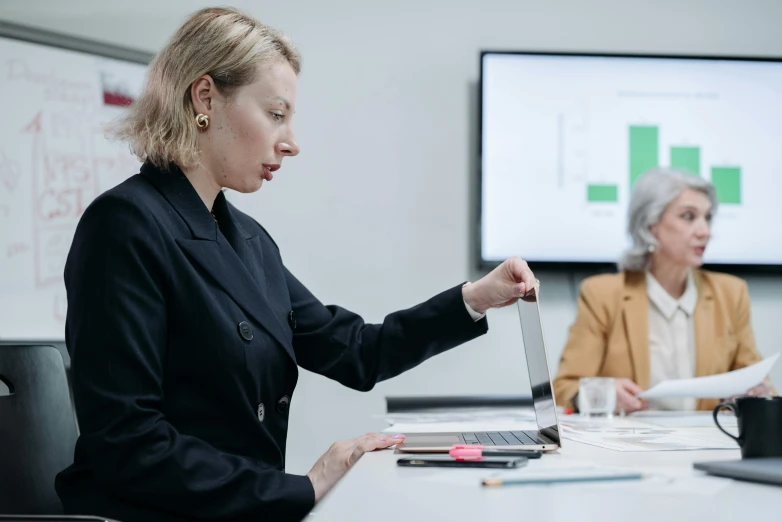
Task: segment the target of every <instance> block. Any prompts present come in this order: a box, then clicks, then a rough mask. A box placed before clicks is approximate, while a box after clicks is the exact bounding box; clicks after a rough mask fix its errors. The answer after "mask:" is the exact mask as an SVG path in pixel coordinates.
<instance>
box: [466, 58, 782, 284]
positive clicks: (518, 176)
mask: <svg viewBox="0 0 782 522" xmlns="http://www.w3.org/2000/svg"><path fill="white" fill-rule="evenodd" d="M480 97H481V100H480V108H481V116H480V125H481V131H480V198H479V201H480V203H479V205H480V209H479V221H480V224H479V229H480V230H479V234H478V237H479V243H480V244H479V251H480V256H479V258H480V265H481V267H482V268H489V267H491V266H494V265H496V264H497V263H499V262H501V261H502V260H504V259H506V258H507V257H509V256H513V255H519V256H522V257H523V258H524V259H526V260H527V261H529V262H530V263H536V265H537V266H549V267H551V268H555V267H557V266H570V267H572V266H579V267H583V268H587V267H588V266H596V265H607V264H610V263H615V262H616V261H617V260H618V259H619V257H620V255H621V253H622V252H623V250H624V249H625V248H627V246H628V245H629V244H630V239H629V236H628V234H627V231H626V229H627V218H626V215H627V207H628V202H629V198H630V192H631V189H632V186H633V183H634V182H635V180H636V179H637V178H638V177H639V176H640V175H641V174H643V173H644V172H646V171H647V170H650V169H652V168H655V167H673V168H677V169H680V170H684V171H687V172H688V173H690V174H691V175H693V176H701V177H703V178H705V179H708V180H711V181H712V183H713V184H714V185H715V187H716V191H717V196H718V201H719V208H718V211H717V213H716V215H715V218H714V221H713V228H712V240H711V242H710V244H709V247H708V248H707V250H706V253H705V256H704V261H705V262H706V264H707V265H709V266H711V267H716V268H720V267H722V268H726V269H757V270H770V271H780V270H782V60H779V59H771V58H746V57H713V56H709V57H693V56H639V55H602V54H573V53H540V52H495V51H484V52H482V53H481V85H480Z"/></svg>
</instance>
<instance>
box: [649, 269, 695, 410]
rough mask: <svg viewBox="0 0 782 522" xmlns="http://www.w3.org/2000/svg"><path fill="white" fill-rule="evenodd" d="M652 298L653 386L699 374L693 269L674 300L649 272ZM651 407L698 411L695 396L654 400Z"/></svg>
mask: <svg viewBox="0 0 782 522" xmlns="http://www.w3.org/2000/svg"><path fill="white" fill-rule="evenodd" d="M646 295H647V297H648V298H649V363H650V364H649V387H650V388H651V387H652V386H654V385H656V384H658V383H660V382H662V381H665V380H669V379H688V378H692V377H695V321H694V320H693V314H694V313H695V303H696V302H697V301H698V289H697V287H696V286H695V280H694V279H693V276H692V271H690V272H688V273H687V287H686V288H685V290H684V294H682V296H681V297H680V298H679V299H674V298H673V297H672V296H671V294H669V293H668V292H667V291H666V290H665V289H664V288H663V287H662V285H660V283H659V282H658V281H657V279H655V278H654V276H653V275H652V274H650V273H649V272H646ZM649 408H650V409H659V410H694V409H695V399H692V398H687V399H650V400H649Z"/></svg>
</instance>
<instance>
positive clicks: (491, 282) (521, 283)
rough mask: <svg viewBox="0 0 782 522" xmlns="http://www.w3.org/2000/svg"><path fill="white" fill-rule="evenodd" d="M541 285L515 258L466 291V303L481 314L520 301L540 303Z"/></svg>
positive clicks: (518, 259)
mask: <svg viewBox="0 0 782 522" xmlns="http://www.w3.org/2000/svg"><path fill="white" fill-rule="evenodd" d="M539 289H540V281H538V280H537V279H535V274H533V273H532V270H530V267H529V265H527V262H526V261H524V260H523V259H520V258H518V257H511V258H510V259H506V260H505V262H503V263H502V264H501V265H500V266H498V267H497V268H495V269H494V270H492V271H491V272H489V273H488V274H487V275H485V276H484V277H482V278H481V279H479V280H478V281H476V282H474V283H472V284H468V285H465V286H464V287H463V288H462V295H463V297H464V301H465V302H466V303H467V304H468V305H470V307H471V308H472V309H473V310H475V311H476V312H478V313H479V314H484V313H486V310H488V309H489V308H502V307H504V306H510V305H512V304H514V303H515V302H516V301H518V299H519V298H523V299H525V300H532V301H534V300H535V299H536V296H537V293H538V290H539Z"/></svg>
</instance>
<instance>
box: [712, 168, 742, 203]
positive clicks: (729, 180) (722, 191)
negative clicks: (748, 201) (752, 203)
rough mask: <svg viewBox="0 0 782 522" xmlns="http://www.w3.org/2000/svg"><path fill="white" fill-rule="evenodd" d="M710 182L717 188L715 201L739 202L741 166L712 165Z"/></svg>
mask: <svg viewBox="0 0 782 522" xmlns="http://www.w3.org/2000/svg"><path fill="white" fill-rule="evenodd" d="M711 182H712V183H713V184H714V188H715V189H716V190H717V201H719V202H720V203H726V204H729V205H739V204H741V167H712V168H711Z"/></svg>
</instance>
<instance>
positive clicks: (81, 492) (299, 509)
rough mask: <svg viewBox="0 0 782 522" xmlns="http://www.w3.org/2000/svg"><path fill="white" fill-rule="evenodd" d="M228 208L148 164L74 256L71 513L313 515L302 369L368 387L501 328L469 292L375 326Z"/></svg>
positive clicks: (145, 517) (94, 214)
mask: <svg viewBox="0 0 782 522" xmlns="http://www.w3.org/2000/svg"><path fill="white" fill-rule="evenodd" d="M214 211H215V214H216V216H217V223H216V222H215V220H214V219H213V218H212V216H211V215H210V213H209V211H208V210H207V208H206V207H205V205H204V204H203V203H202V201H201V199H200V198H199V197H198V194H197V193H196V192H195V190H194V189H193V187H192V185H191V184H190V183H189V182H188V180H187V178H185V176H184V175H183V174H182V172H181V171H180V170H179V169H177V168H176V167H174V166H172V168H171V170H170V171H169V172H165V171H161V170H159V169H157V168H155V167H153V166H151V165H149V164H145V165H144V166H143V167H142V169H141V173H140V174H138V175H135V176H133V177H131V178H130V179H128V180H127V181H125V182H124V183H122V184H120V185H119V186H117V187H115V188H114V189H112V190H109V191H108V192H106V193H104V194H103V195H101V196H100V197H99V198H97V199H96V200H95V201H94V202H93V203H92V204H91V205H90V206H89V207H88V209H87V210H86V212H85V213H84V215H83V216H82V219H81V221H80V223H79V226H78V228H77V230H76V234H75V236H74V239H73V244H72V246H71V250H70V253H69V255H68V260H67V264H66V267H65V284H66V289H67V292H68V315H67V321H66V342H67V346H68V351H69V352H70V355H71V359H72V382H73V387H74V397H75V402H76V411H77V414H78V420H79V427H80V437H79V440H78V442H77V444H76V449H75V457H74V463H73V465H72V466H70V467H69V468H67V469H66V470H64V471H63V472H61V473H60V474H59V475H58V476H57V480H56V487H57V492H58V493H59V495H60V498H61V499H62V500H63V504H64V506H65V508H66V511H67V512H69V513H78V514H85V515H86V514H92V515H99V516H103V517H107V518H113V519H116V520H121V521H123V522H135V521H139V522H140V521H144V522H154V521H170V522H174V521H180V520H194V519H212V520H214V519H219V520H275V521H285V520H300V519H301V518H302V517H304V516H305V515H306V513H307V512H308V511H309V510H310V509H311V508H312V506H313V502H314V492H313V489H312V484H311V483H310V481H309V479H308V478H307V477H306V476H299V475H291V474H287V473H285V472H284V471H283V470H284V468H285V439H286V434H287V430H288V403H289V402H290V406H291V407H294V406H295V401H294V394H293V391H294V388H295V386H296V380H297V378H298V366H301V367H302V368H305V369H308V370H311V371H313V372H315V373H319V374H322V375H325V376H326V377H329V378H331V379H334V380H336V381H339V382H341V383H342V384H344V385H345V386H349V387H351V388H355V389H357V390H369V389H371V388H372V387H373V386H374V385H375V383H376V382H378V381H381V380H383V379H388V378H390V377H393V376H395V375H398V374H400V373H402V372H404V371H405V370H408V369H410V368H412V367H414V366H416V365H417V364H419V363H421V362H422V361H424V360H425V359H427V358H428V357H431V356H433V355H435V354H438V353H440V352H443V351H445V350H448V349H449V348H452V347H454V346H457V345H459V344H461V343H463V342H465V341H468V340H470V339H473V338H475V337H477V336H478V335H481V334H483V333H484V332H486V330H487V323H486V320H485V319H484V320H481V321H478V322H477V323H476V322H473V321H472V319H471V318H470V316H469V314H468V312H467V310H466V309H465V307H464V303H463V301H462V294H461V285H457V286H455V287H454V288H452V289H450V290H447V291H445V292H443V293H442V294H439V295H437V296H435V297H434V298H432V299H430V300H428V301H426V302H424V303H422V304H420V305H418V306H415V307H413V308H410V309H408V310H403V311H399V312H396V313H393V314H390V315H388V316H387V317H386V318H385V320H384V322H383V324H382V325H372V324H365V323H364V322H363V320H362V319H361V317H359V316H357V315H355V314H353V313H351V312H349V311H347V310H345V309H343V308H340V307H337V306H325V305H323V304H321V303H320V301H318V300H317V299H316V298H315V296H313V295H312V294H311V293H310V292H309V291H308V290H307V289H306V288H305V287H304V285H302V284H301V283H300V282H299V281H298V280H297V279H296V278H295V277H294V276H293V275H292V274H291V273H290V272H288V270H287V269H286V268H285V266H284V265H283V263H282V260H281V258H280V253H279V251H278V249H277V246H276V245H275V243H274V242H273V241H272V239H271V237H270V236H269V235H268V234H267V233H266V231H265V230H264V229H263V228H262V227H261V226H260V225H259V224H258V223H257V222H256V221H254V220H253V219H252V218H250V217H249V216H247V215H245V214H243V213H242V212H240V211H238V210H237V209H236V208H235V207H233V206H232V205H231V204H230V203H228V202H227V201H226V199H225V197H224V195H223V194H222V193H220V194H218V196H217V200H216V201H215V205H214ZM218 223H219V225H218ZM291 318H295V321H293V320H292V319H291ZM294 326H295V330H293V329H292V328H293V327H294ZM283 399H284V400H283ZM262 403H265V404H266V405H267V407H266V408H264V412H263V416H262V418H263V420H262V421H260V420H259V412H258V409H259V404H262ZM283 403H284V404H283ZM269 405H271V407H268V406H269Z"/></svg>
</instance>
